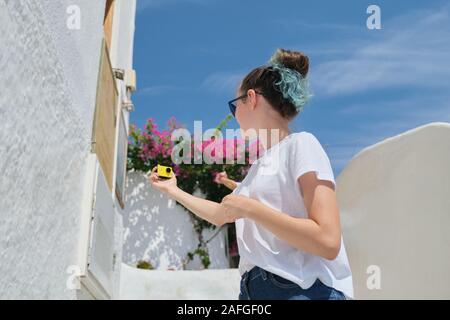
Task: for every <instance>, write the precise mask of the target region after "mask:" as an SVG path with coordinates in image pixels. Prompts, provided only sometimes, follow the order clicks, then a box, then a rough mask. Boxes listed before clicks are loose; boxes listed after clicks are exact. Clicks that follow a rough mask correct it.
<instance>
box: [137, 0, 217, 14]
mask: <svg viewBox="0 0 450 320" xmlns="http://www.w3.org/2000/svg"><path fill="white" fill-rule="evenodd" d="M211 2H212V1H208V0H137V12H141V11H144V10H146V9H149V8H159V7H162V6H165V5H173V4H179V3H191V4H200V5H203V4H208V3H211Z"/></svg>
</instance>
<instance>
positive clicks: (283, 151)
mask: <svg viewBox="0 0 450 320" xmlns="http://www.w3.org/2000/svg"><path fill="white" fill-rule="evenodd" d="M309 171H315V172H316V175H317V177H318V179H321V180H330V181H332V182H333V184H334V185H335V186H336V183H335V180H334V175H333V170H332V168H331V165H330V160H329V159H328V156H327V154H326V153H325V151H324V150H323V148H322V145H321V144H320V142H319V141H318V140H317V139H316V137H315V136H314V135H313V134H311V133H309V132H306V131H302V132H296V133H291V134H290V135H288V136H287V137H285V138H284V139H282V140H281V141H280V142H279V143H277V144H275V145H273V146H272V147H271V148H269V149H268V150H267V151H266V152H265V153H264V154H263V155H262V156H260V158H259V159H257V160H256V161H254V162H253V164H252V165H251V167H250V169H249V171H248V173H247V176H246V177H245V178H244V180H243V181H242V182H241V183H239V184H238V187H237V188H236V189H234V190H233V194H237V195H244V196H247V197H249V198H252V199H256V200H258V201H260V202H262V203H263V204H265V205H267V206H269V207H271V208H273V209H276V210H278V211H280V212H283V214H289V215H291V216H294V217H299V218H308V213H307V210H306V208H305V205H304V202H303V197H302V196H301V193H300V187H299V185H298V181H297V179H298V177H300V176H301V175H303V174H304V173H306V172H309ZM235 224H236V236H237V242H238V250H239V255H240V262H239V272H240V274H241V275H242V274H243V273H244V272H245V271H247V270H250V269H251V268H252V267H254V266H259V267H260V268H263V269H265V270H267V271H269V272H272V273H275V274H277V275H279V276H281V277H284V278H286V279H289V280H291V281H293V282H295V283H297V284H298V285H299V286H301V287H302V288H304V289H307V288H309V287H310V286H312V285H313V283H314V282H315V280H316V279H317V278H319V279H320V280H321V281H322V282H323V283H324V284H326V285H327V286H330V287H333V288H335V289H337V290H340V291H342V292H343V293H344V294H345V295H346V296H347V297H348V298H353V282H352V273H351V270H350V266H349V263H348V259H347V254H346V251H345V247H344V242H343V239H342V236H341V249H340V251H339V254H338V256H337V257H336V259H334V260H328V259H326V258H323V257H320V256H317V255H313V254H310V253H307V252H304V251H301V250H299V249H297V248H295V247H293V246H291V245H290V244H288V243H287V242H285V241H283V240H281V239H279V238H277V237H276V236H275V235H274V234H273V233H272V232H270V231H269V230H267V229H266V228H264V227H263V226H261V225H258V224H257V223H255V221H254V220H251V219H247V218H241V219H238V220H236V222H235Z"/></svg>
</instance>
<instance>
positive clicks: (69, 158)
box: [0, 0, 104, 299]
mask: <svg viewBox="0 0 450 320" xmlns="http://www.w3.org/2000/svg"><path fill="white" fill-rule="evenodd" d="M73 3H76V4H78V5H79V6H80V8H81V14H82V20H81V29H80V30H68V29H67V27H66V17H67V14H66V8H67V6H68V5H69V4H73ZM103 12H104V2H103V1H91V0H77V1H68V0H62V1H51V0H46V1H33V0H28V1H26V0H0V21H1V23H0V43H1V49H0V50H1V54H0V70H1V72H2V78H3V84H2V86H1V87H0V117H1V126H0V141H1V142H0V172H2V178H1V179H0V220H1V223H0V261H1V263H0V273H1V275H2V276H1V277H0V298H3V299H13V298H20V299H26V298H31V299H72V298H75V292H74V291H72V290H68V289H67V288H66V281H67V277H68V274H67V273H66V268H67V267H68V266H69V265H73V264H75V263H76V261H77V251H76V248H77V245H78V240H79V239H78V236H79V231H80V230H79V229H80V228H79V224H80V214H81V212H80V210H81V199H82V193H83V185H82V183H83V181H84V179H83V176H84V165H85V160H86V156H87V154H88V153H89V151H90V138H91V130H92V119H93V115H94V105H95V92H96V82H97V73H98V62H99V54H100V45H101V37H102V33H103V29H102V22H103Z"/></svg>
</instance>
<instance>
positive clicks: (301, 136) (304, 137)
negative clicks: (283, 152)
mask: <svg viewBox="0 0 450 320" xmlns="http://www.w3.org/2000/svg"><path fill="white" fill-rule="evenodd" d="M291 136H292V139H291V141H293V142H300V141H301V142H306V143H308V142H313V143H316V142H319V140H318V139H317V138H316V136H315V135H314V134H313V133H312V132H310V131H299V132H294V133H292V134H291Z"/></svg>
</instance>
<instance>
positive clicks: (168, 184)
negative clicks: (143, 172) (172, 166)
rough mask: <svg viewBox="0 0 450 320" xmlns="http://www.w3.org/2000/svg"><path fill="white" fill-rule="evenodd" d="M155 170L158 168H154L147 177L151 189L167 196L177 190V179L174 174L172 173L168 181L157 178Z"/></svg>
mask: <svg viewBox="0 0 450 320" xmlns="http://www.w3.org/2000/svg"><path fill="white" fill-rule="evenodd" d="M157 170H158V166H155V167H154V168H153V169H152V172H151V174H150V175H149V176H148V181H149V182H150V184H151V185H152V187H154V188H156V189H158V190H159V191H161V192H164V193H167V194H170V193H172V192H173V191H175V190H176V189H178V186H177V178H176V176H175V173H174V172H173V173H172V177H171V178H170V179H161V178H159V177H158V174H157V173H156V171H157Z"/></svg>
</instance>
